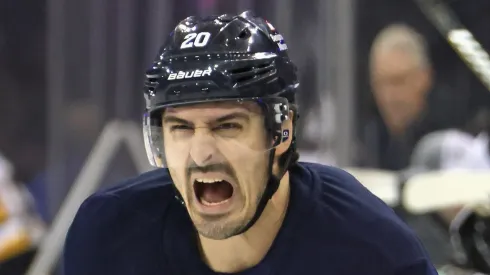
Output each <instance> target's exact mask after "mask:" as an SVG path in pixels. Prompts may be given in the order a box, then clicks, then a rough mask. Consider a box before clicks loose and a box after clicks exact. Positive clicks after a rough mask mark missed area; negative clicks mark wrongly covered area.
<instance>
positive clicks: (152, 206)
mask: <svg viewBox="0 0 490 275" xmlns="http://www.w3.org/2000/svg"><path fill="white" fill-rule="evenodd" d="M290 185H291V190H290V201H289V206H288V210H287V214H286V217H285V219H284V222H283V225H282V227H281V229H280V231H279V233H278V235H277V237H276V239H275V241H274V243H273V245H272V247H271V248H270V250H269V252H268V253H267V255H266V256H265V258H264V259H263V260H262V261H261V262H260V263H259V264H257V265H256V266H254V267H252V268H250V269H248V270H245V271H243V272H240V273H237V274H243V275H248V274H250V275H251V274H253V275H261V274H264V275H265V274H277V275H289V274H291V275H292V274H299V275H301V274H329V275H341V274H342V275H350V274H352V275H354V274H355V275H358V274H366V275H368V274H372V275H429V274H434V275H435V274H437V272H436V271H435V269H434V267H433V266H432V264H431V263H430V260H429V258H428V256H427V253H426V252H425V250H424V248H423V247H422V245H421V244H420V242H419V240H418V239H417V237H416V236H415V235H414V233H413V232H412V231H411V230H410V229H409V228H408V227H407V226H406V225H405V224H404V223H403V222H402V221H401V220H400V219H398V217H397V216H396V215H395V214H394V212H393V211H392V209H391V208H390V207H388V206H387V205H385V204H384V203H383V202H382V201H381V200H380V199H378V198H377V197H376V196H374V195H373V194H372V193H370V192H369V191H368V190H367V189H366V188H365V187H363V186H362V185H361V184H360V183H359V182H358V181H357V180H356V179H355V178H354V177H352V176H351V175H350V174H348V173H347V172H344V171H343V170H340V169H337V168H333V167H328V166H323V165H319V164H310V163H300V164H299V165H297V166H295V167H294V168H292V169H291V170H290ZM174 196H175V190H174V188H173V186H172V182H171V179H170V177H169V175H168V174H167V172H166V171H165V170H163V169H162V170H155V171H152V172H149V173H146V174H143V175H141V176H139V177H136V178H134V179H131V180H129V181H126V182H125V183H122V184H121V185H118V186H116V187H114V188H111V189H108V190H105V191H101V192H98V193H96V194H94V195H92V196H91V197H89V198H88V199H87V200H86V201H85V202H84V203H83V204H82V206H81V207H80V209H79V211H78V213H77V215H76V217H75V219H74V221H73V224H72V225H71V228H70V230H69V232H68V235H67V239H66V245H65V253H64V267H65V275H112V274H117V275H130V274H131V275H169V274H172V275H183V274H189V275H196V274H199V275H211V274H219V273H215V272H213V271H212V270H211V269H210V268H209V267H208V266H207V265H206V264H205V263H204V262H203V261H202V260H201V258H200V253H199V249H198V244H197V237H196V236H197V233H196V231H195V229H194V227H193V225H192V222H191V220H190V217H189V215H188V214H187V211H186V208H185V206H183V205H182V204H180V203H179V201H178V200H176V199H175V197H174Z"/></svg>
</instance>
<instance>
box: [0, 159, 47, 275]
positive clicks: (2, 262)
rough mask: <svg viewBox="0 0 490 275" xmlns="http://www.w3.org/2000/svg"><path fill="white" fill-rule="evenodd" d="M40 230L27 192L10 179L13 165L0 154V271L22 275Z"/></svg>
mask: <svg viewBox="0 0 490 275" xmlns="http://www.w3.org/2000/svg"><path fill="white" fill-rule="evenodd" d="M44 232H45V225H44V223H43V222H42V220H41V218H40V217H39V215H38V214H37V211H36V209H35V208H34V207H33V198H32V197H31V194H30V193H29V192H28V191H27V189H26V188H25V187H24V186H23V185H22V184H20V183H18V182H16V181H15V180H14V168H13V165H12V164H11V163H10V162H9V161H8V160H7V159H5V158H4V157H3V156H2V155H1V154H0V274H2V275H19V274H24V272H25V270H26V269H27V267H28V265H29V263H30V262H31V260H32V258H33V256H34V253H35V251H36V248H37V245H38V244H39V243H40V241H41V238H42V237H43V235H44Z"/></svg>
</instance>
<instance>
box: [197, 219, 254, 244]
mask: <svg viewBox="0 0 490 275" xmlns="http://www.w3.org/2000/svg"><path fill="white" fill-rule="evenodd" d="M248 221H249V220H248V219H247V220H240V221H236V220H230V217H227V216H223V217H212V218H211V219H209V218H204V217H199V218H198V221H194V226H195V227H196V229H197V232H199V234H200V235H201V236H203V237H205V238H208V239H213V240H225V239H228V238H230V237H233V236H235V235H236V234H237V233H238V232H240V231H241V230H242V229H243V228H244V227H245V226H246V225H247V223H248Z"/></svg>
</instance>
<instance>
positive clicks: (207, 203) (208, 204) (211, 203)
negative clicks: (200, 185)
mask: <svg viewBox="0 0 490 275" xmlns="http://www.w3.org/2000/svg"><path fill="white" fill-rule="evenodd" d="M229 200H230V199H226V200H224V201H220V202H208V201H205V200H203V199H201V203H202V204H203V205H206V206H216V205H220V204H223V203H227V202H228V201H229Z"/></svg>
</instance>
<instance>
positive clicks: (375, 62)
mask: <svg viewBox="0 0 490 275" xmlns="http://www.w3.org/2000/svg"><path fill="white" fill-rule="evenodd" d="M416 67H417V60H416V58H415V56H413V55H411V54H410V53H407V52H405V51H401V50H380V51H377V52H375V54H374V56H373V59H372V64H371V69H372V71H373V73H375V74H382V75H392V74H399V73H408V72H410V71H411V70H413V69H415V68H416Z"/></svg>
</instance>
